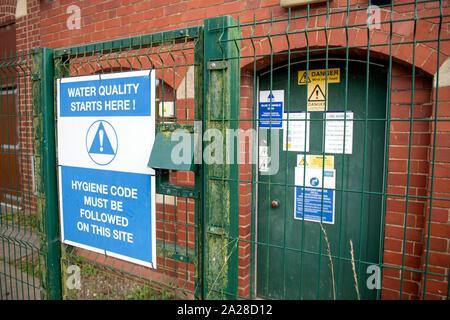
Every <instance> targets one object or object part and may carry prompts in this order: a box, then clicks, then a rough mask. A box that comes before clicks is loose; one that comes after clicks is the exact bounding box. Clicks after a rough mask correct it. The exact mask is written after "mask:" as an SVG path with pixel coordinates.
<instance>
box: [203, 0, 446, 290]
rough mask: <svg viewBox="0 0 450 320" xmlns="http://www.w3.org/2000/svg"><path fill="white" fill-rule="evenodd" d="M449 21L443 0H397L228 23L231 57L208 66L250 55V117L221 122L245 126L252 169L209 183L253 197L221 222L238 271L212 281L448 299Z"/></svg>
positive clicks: (224, 29)
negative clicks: (445, 68) (445, 77)
mask: <svg viewBox="0 0 450 320" xmlns="http://www.w3.org/2000/svg"><path fill="white" fill-rule="evenodd" d="M344 2H345V1H344ZM325 8H326V10H325ZM425 26H427V31H426V32H425V31H424V28H425ZM430 26H433V27H431V28H430ZM448 26H449V12H448V7H446V6H445V4H444V3H442V2H441V1H435V2H433V4H431V3H430V2H427V1H410V2H404V3H394V1H392V2H391V4H388V5H383V6H381V5H380V6H369V5H361V4H360V5H354V6H353V5H350V4H349V3H348V2H347V3H346V4H345V3H344V4H342V5H339V4H331V3H330V2H327V4H326V5H325V4H324V8H322V9H319V8H317V7H315V6H313V5H306V6H304V7H303V8H299V9H296V10H293V9H292V10H291V9H289V11H288V13H287V14H286V16H282V17H276V18H275V17H273V16H272V17H271V18H270V19H266V20H261V19H259V18H257V14H255V15H254V16H253V17H249V16H248V15H243V16H242V20H241V18H238V20H237V21H236V20H235V21H234V23H229V24H223V25H221V26H219V27H218V28H217V30H219V31H218V32H219V35H218V36H217V38H218V40H217V43H218V44H217V46H216V47H217V48H221V51H219V53H218V54H217V55H218V56H219V58H215V59H211V60H209V61H205V63H206V64H207V65H208V66H210V65H211V63H216V61H213V60H223V61H227V62H228V65H230V64H231V63H233V61H236V63H237V64H238V65H239V67H240V74H239V76H240V87H239V90H240V98H239V99H240V101H238V103H236V104H233V103H232V104H231V109H232V110H236V112H237V114H236V115H232V114H230V113H228V114H227V113H223V114H221V115H220V117H217V118H215V119H213V118H214V116H211V119H212V120H214V121H217V122H221V123H224V124H227V123H234V125H235V126H234V127H233V129H235V130H236V129H241V131H240V136H239V137H240V153H239V157H237V158H235V159H234V160H235V161H239V167H238V169H236V170H238V172H237V173H236V174H235V175H234V176H233V175H232V174H226V173H223V172H222V173H223V174H216V175H215V176H214V177H213V178H209V176H207V178H206V179H213V180H215V181H220V182H221V183H222V184H228V185H229V186H230V189H229V190H238V193H239V196H238V199H239V201H238V203H234V205H233V206H232V209H231V211H230V214H231V215H232V217H231V218H230V217H229V216H228V213H227V212H228V211H227V210H228V209H226V208H225V209H222V210H223V214H222V216H223V218H222V220H221V221H215V222H214V223H215V225H219V226H225V229H226V230H225V231H224V235H223V237H224V238H226V240H227V241H223V242H222V244H221V247H220V248H221V249H222V250H224V251H225V252H226V256H225V258H224V259H225V260H226V261H227V266H226V268H225V269H218V270H216V271H214V270H212V271H211V273H213V274H214V276H212V277H210V278H208V277H206V279H207V280H205V281H206V282H205V284H204V286H205V288H207V289H209V290H210V291H211V290H212V291H215V292H219V293H221V294H222V297H234V298H247V299H248V298H266V299H448V279H449V268H448V266H449V247H448V243H449V242H448V239H449V233H448V230H449V229H448V228H449V224H448V219H447V218H448V215H447V213H448V207H449V204H450V203H449V199H450V198H449V196H448V190H447V191H446V189H448V180H446V179H447V178H448V174H447V173H444V172H443V171H440V170H441V169H442V170H447V169H443V168H444V167H446V166H447V164H446V160H444V159H443V158H442V157H441V158H439V154H440V153H441V152H443V149H442V148H444V149H445V148H446V147H445V146H446V145H447V144H446V142H443V141H444V140H446V138H445V137H444V136H445V134H447V133H446V129H444V128H445V126H446V125H447V122H448V118H447V117H446V116H445V115H444V113H441V112H443V111H442V110H443V109H442V108H445V106H446V101H447V100H446V99H447V97H446V94H447V90H446V89H447V88H444V85H440V86H439V85H436V83H437V82H436V81H437V80H436V79H439V78H440V77H442V75H440V72H442V70H441V71H440V66H441V65H442V63H443V62H444V61H445V60H446V59H447V57H448V46H449V40H450V39H449V38H448V32H446V31H445V32H443V30H447V29H448ZM207 28H208V26H206V29H205V30H207ZM205 32H206V31H205ZM425 33H426V34H425ZM230 48H236V50H235V51H233V49H230ZM400 60H402V61H404V62H406V63H400V62H399V61H400ZM210 69H211V71H208V72H210V77H212V72H213V71H212V70H213V68H210ZM433 76H434V79H433ZM207 81H208V80H205V86H207ZM433 81H434V82H433ZM206 91H207V89H206ZM441 92H442V93H441ZM218 94H219V95H221V98H219V100H220V99H222V100H226V99H228V98H229V97H230V93H229V92H227V91H222V92H219V93H218ZM230 99H232V96H231V98H230ZM206 109H208V107H206ZM205 119H206V121H208V119H209V118H208V114H205ZM231 126H232V125H230V126H229V128H231ZM243 134H245V135H243ZM224 139H225V138H224ZM231 139H234V138H231ZM441 139H443V140H441ZM236 141H237V142H238V141H239V140H236ZM439 141H441V142H439ZM238 143H239V142H238ZM226 147H227V146H226V145H225V143H224V148H226ZM224 152H225V151H224ZM223 161H224V162H223V163H226V160H225V155H224V158H223ZM228 163H229V162H228ZM228 168H229V169H230V170H233V169H232V168H233V167H232V164H230V166H229V167H228ZM439 168H440V169H439ZM439 172H440V173H439ZM206 181H207V180H206ZM206 183H207V182H206ZM444 185H445V186H446V187H444ZM233 188H234V189H233ZM205 190H208V192H214V190H209V188H208V186H207V185H206V184H205ZM205 197H206V198H208V195H207V194H206V195H205ZM218 208H219V210H220V207H218ZM444 212H446V213H444ZM218 216H219V217H220V214H219V215H218ZM233 219H234V221H235V224H233V226H230V227H229V229H227V228H228V226H227V224H228V223H229V221H230V220H231V221H233ZM205 223H206V222H205ZM205 228H206V229H207V230H208V228H210V227H209V226H208V224H206V225H205ZM230 247H232V249H229V248H230ZM220 248H219V249H220ZM219 249H217V250H219ZM205 255H207V253H205ZM233 261H234V262H233ZM233 263H234V264H233ZM220 273H222V274H224V273H225V274H226V275H227V276H226V282H221V281H220V279H221V277H219V274H220ZM217 279H219V282H220V283H221V284H223V283H225V284H226V285H222V286H221V285H219V286H217ZM230 283H234V285H230ZM208 292H209V291H208Z"/></svg>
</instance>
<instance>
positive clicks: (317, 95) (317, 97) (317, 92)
mask: <svg viewBox="0 0 450 320" xmlns="http://www.w3.org/2000/svg"><path fill="white" fill-rule="evenodd" d="M316 100H319V90H318V89H316Z"/></svg>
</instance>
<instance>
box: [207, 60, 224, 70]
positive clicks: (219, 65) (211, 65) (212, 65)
mask: <svg viewBox="0 0 450 320" xmlns="http://www.w3.org/2000/svg"><path fill="white" fill-rule="evenodd" d="M227 68H228V61H226V60H218V61H209V62H208V70H225V69H227Z"/></svg>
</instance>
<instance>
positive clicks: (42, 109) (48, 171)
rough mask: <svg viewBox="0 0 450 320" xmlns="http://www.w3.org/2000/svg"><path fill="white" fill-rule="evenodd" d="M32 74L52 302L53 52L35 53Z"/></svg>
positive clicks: (55, 246) (56, 268)
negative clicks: (38, 134) (34, 76)
mask: <svg viewBox="0 0 450 320" xmlns="http://www.w3.org/2000/svg"><path fill="white" fill-rule="evenodd" d="M33 73H34V74H35V75H37V77H36V78H37V79H35V80H36V81H35V85H34V89H33V91H34V92H33V96H34V99H33V100H34V104H35V106H34V110H35V117H37V119H39V118H40V120H38V121H40V122H41V123H40V126H41V127H42V129H41V130H40V131H41V132H40V133H41V134H42V136H41V137H39V136H35V139H40V140H41V142H40V143H39V145H40V148H39V149H38V150H36V151H38V152H39V153H40V156H41V157H42V158H41V159H42V160H41V161H42V162H41V166H40V169H41V172H39V173H38V174H40V176H41V179H42V180H41V181H43V185H42V186H41V190H40V193H41V194H43V197H41V198H40V205H39V207H40V210H42V212H40V218H41V220H42V221H41V226H42V228H41V232H42V234H41V251H42V252H44V253H45V254H46V256H45V261H43V263H44V266H43V267H44V268H42V267H41V272H42V276H41V281H43V283H41V287H43V288H44V296H45V297H46V298H48V299H51V300H59V299H61V262H60V258H61V248H60V239H59V222H58V194H57V181H56V147H55V117H54V62H53V50H52V49H48V48H39V49H35V51H34V59H33Z"/></svg>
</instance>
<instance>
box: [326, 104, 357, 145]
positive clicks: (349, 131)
mask: <svg viewBox="0 0 450 320" xmlns="http://www.w3.org/2000/svg"><path fill="white" fill-rule="evenodd" d="M325 115H326V116H325V119H326V124H324V127H325V153H344V128H345V153H346V154H351V153H352V151H353V112H347V117H346V118H345V126H344V116H345V113H344V112H327V113H325ZM340 119H342V121H340Z"/></svg>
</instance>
